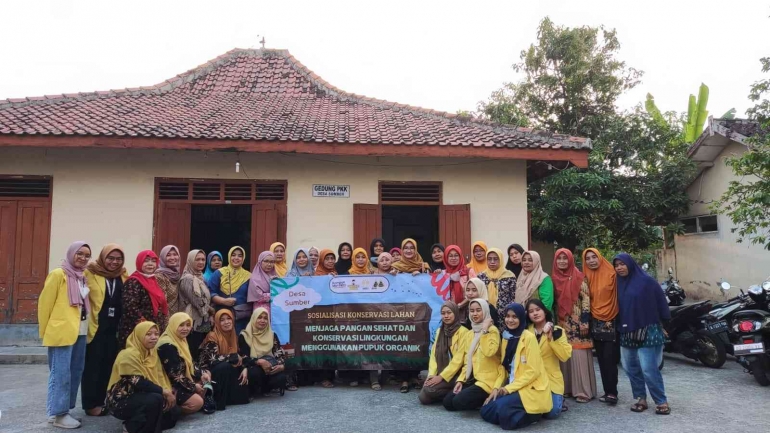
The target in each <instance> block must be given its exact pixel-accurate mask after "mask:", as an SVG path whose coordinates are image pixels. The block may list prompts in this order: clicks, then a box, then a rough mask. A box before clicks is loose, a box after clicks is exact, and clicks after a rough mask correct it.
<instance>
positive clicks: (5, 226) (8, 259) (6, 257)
mask: <svg viewBox="0 0 770 433" xmlns="http://www.w3.org/2000/svg"><path fill="white" fill-rule="evenodd" d="M17 203H18V202H16V201H0V323H6V322H7V321H8V320H9V319H10V318H11V311H12V308H11V292H12V291H13V258H14V256H15V255H16V254H15V249H16V217H17V216H16V208H17Z"/></svg>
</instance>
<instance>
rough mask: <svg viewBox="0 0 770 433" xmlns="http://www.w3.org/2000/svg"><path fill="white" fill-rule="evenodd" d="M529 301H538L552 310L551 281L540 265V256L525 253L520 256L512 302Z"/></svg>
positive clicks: (521, 302) (528, 252)
mask: <svg viewBox="0 0 770 433" xmlns="http://www.w3.org/2000/svg"><path fill="white" fill-rule="evenodd" d="M530 299H540V300H541V301H543V304H544V305H545V307H546V308H548V309H549V310H550V309H551V308H553V281H552V280H551V277H550V276H548V274H546V273H545V271H543V267H542V266H541V265H540V254H538V253H537V252H536V251H526V252H525V253H524V254H522V256H521V275H519V278H517V279H516V293H515V294H514V301H516V303H517V304H522V305H524V304H526V303H527V302H528V301H529V300H530Z"/></svg>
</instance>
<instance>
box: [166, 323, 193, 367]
mask: <svg viewBox="0 0 770 433" xmlns="http://www.w3.org/2000/svg"><path fill="white" fill-rule="evenodd" d="M185 322H190V326H192V317H190V316H189V315H188V314H187V313H174V314H173V315H172V316H171V317H170V318H169V319H168V326H166V330H165V331H163V335H161V336H160V338H159V339H158V347H160V346H162V345H164V344H171V345H172V346H174V347H176V351H177V352H179V356H180V357H182V359H184V364H185V366H186V367H187V368H186V369H185V376H187V378H188V379H190V380H192V373H193V360H192V355H191V354H190V346H188V345H187V339H186V338H185V339H182V338H179V336H178V335H176V330H177V329H179V326H181V325H182V324H183V323H185Z"/></svg>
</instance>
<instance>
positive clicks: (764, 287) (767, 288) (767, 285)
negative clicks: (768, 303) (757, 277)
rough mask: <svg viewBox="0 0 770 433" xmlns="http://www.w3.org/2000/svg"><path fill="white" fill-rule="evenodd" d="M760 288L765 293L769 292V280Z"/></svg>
mask: <svg viewBox="0 0 770 433" xmlns="http://www.w3.org/2000/svg"><path fill="white" fill-rule="evenodd" d="M762 288H763V289H764V290H765V291H766V292H770V280H767V281H765V282H764V283H762Z"/></svg>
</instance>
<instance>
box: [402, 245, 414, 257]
mask: <svg viewBox="0 0 770 433" xmlns="http://www.w3.org/2000/svg"><path fill="white" fill-rule="evenodd" d="M401 252H402V253H404V257H405V258H407V259H410V260H411V259H413V258H414V256H415V255H416V254H417V249H416V248H415V247H414V244H413V243H411V242H407V243H406V245H404V247H403V248H401Z"/></svg>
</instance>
